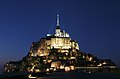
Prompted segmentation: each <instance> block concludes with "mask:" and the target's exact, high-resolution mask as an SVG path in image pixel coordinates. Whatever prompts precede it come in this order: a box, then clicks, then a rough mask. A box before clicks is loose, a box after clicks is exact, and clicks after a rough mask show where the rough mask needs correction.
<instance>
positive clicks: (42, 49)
mask: <svg viewBox="0 0 120 79" xmlns="http://www.w3.org/2000/svg"><path fill="white" fill-rule="evenodd" d="M36 47H37V49H35V48H36ZM51 49H56V50H57V52H61V53H68V52H70V51H69V50H70V49H71V50H72V51H71V52H76V51H78V50H79V46H78V43H77V42H76V41H75V40H72V39H71V38H70V36H69V34H68V33H67V32H65V31H64V30H61V29H60V24H59V15H57V26H56V29H55V34H47V36H46V38H41V39H40V41H39V42H34V43H33V44H32V47H31V50H30V56H47V55H49V50H51Z"/></svg>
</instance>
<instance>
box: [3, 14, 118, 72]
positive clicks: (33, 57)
mask: <svg viewBox="0 0 120 79" xmlns="http://www.w3.org/2000/svg"><path fill="white" fill-rule="evenodd" d="M105 68H106V69H114V68H117V66H116V64H115V63H114V62H113V61H112V60H111V59H99V58H97V57H96V56H94V55H92V53H86V52H83V51H82V50H80V46H79V45H78V43H77V41H76V40H75V39H72V38H71V37H70V35H69V33H67V32H66V31H64V30H62V28H61V27H60V19H59V15H57V23H56V29H55V32H54V34H50V33H49V34H47V35H46V37H43V38H40V40H38V41H37V42H32V45H31V47H30V50H29V52H28V54H27V56H25V57H23V58H22V60H20V61H9V62H8V63H6V64H5V65H4V70H5V72H30V73H39V72H59V71H63V72H70V71H76V70H86V69H93V70H94V69H98V70H99V69H105Z"/></svg>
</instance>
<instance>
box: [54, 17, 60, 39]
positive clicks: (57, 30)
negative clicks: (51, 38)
mask: <svg viewBox="0 0 120 79" xmlns="http://www.w3.org/2000/svg"><path fill="white" fill-rule="evenodd" d="M55 36H57V37H58V36H61V33H60V20H59V15H57V27H56V30H55Z"/></svg>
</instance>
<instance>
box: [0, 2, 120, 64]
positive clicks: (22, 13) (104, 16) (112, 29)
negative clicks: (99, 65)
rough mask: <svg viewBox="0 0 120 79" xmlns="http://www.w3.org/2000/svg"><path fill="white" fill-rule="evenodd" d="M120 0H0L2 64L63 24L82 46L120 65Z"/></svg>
mask: <svg viewBox="0 0 120 79" xmlns="http://www.w3.org/2000/svg"><path fill="white" fill-rule="evenodd" d="M119 3H120V1H111V0H110V1H104V0H102V1H89V0H88V1H79V0H75V1H72V0H71V1H69V2H68V1H55V0H52V1H50V2H49V1H43V0H42V1H32V0H29V1H0V10H1V13H0V28H1V29H0V37H1V39H0V48H1V49H0V63H1V64H0V65H3V64H5V63H6V62H9V61H18V60H21V59H22V58H23V57H24V56H26V55H27V53H28V52H29V49H30V46H31V44H32V42H35V41H39V39H40V38H42V37H45V36H46V35H47V33H49V32H51V33H53V32H54V29H55V27H56V15H57V14H59V15H60V28H61V29H64V30H66V31H67V32H68V33H69V34H70V37H71V38H72V39H75V40H76V41H77V42H78V44H79V46H80V49H81V50H82V51H84V52H87V53H91V54H93V55H94V56H96V57H98V58H100V59H102V58H103V59H111V60H112V61H113V62H115V63H116V64H117V65H118V66H120V63H119V61H120V59H119V57H120V53H119V52H120V49H119V48H120V41H119V40H120V37H119V36H120V33H119V29H120V27H119V26H120V15H119V14H120V11H119V8H120V5H119Z"/></svg>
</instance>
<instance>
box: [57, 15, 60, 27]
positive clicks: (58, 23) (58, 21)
mask: <svg viewBox="0 0 120 79" xmlns="http://www.w3.org/2000/svg"><path fill="white" fill-rule="evenodd" d="M57 26H60V20H59V14H57Z"/></svg>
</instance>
